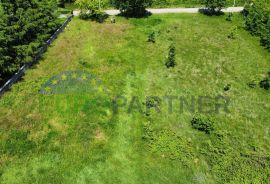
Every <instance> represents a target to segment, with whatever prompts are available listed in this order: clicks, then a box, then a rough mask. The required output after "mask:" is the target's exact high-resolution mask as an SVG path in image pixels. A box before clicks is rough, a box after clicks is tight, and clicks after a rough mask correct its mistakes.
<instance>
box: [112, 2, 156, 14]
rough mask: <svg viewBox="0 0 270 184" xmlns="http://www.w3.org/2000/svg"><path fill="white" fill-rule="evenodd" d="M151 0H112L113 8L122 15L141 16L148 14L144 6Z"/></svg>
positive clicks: (149, 3)
mask: <svg viewBox="0 0 270 184" xmlns="http://www.w3.org/2000/svg"><path fill="white" fill-rule="evenodd" d="M152 3H153V0H112V4H113V6H114V7H115V8H117V9H119V10H120V11H121V13H122V14H123V15H126V16H129V17H142V16H145V15H147V14H148V12H147V11H146V8H147V7H149V6H151V5H152Z"/></svg>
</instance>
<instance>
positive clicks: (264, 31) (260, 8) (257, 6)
mask: <svg viewBox="0 0 270 184" xmlns="http://www.w3.org/2000/svg"><path fill="white" fill-rule="evenodd" d="M269 7H270V6H269V4H267V3H263V2H258V1H256V2H255V3H250V4H248V5H246V6H245V9H244V11H243V13H242V14H243V16H244V21H245V27H246V29H247V30H248V31H250V32H251V34H252V35H256V36H259V37H260V41H261V44H262V45H263V46H264V47H265V48H266V49H267V50H268V51H270V8H269Z"/></svg>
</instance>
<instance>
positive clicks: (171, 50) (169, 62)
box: [166, 44, 176, 68]
mask: <svg viewBox="0 0 270 184" xmlns="http://www.w3.org/2000/svg"><path fill="white" fill-rule="evenodd" d="M175 65H176V63H175V46H174V44H171V45H170V47H169V54H168V59H167V62H166V66H167V68H171V67H175Z"/></svg>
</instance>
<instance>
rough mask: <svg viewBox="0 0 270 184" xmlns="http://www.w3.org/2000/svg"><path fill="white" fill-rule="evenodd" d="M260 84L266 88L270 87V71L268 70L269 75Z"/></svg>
mask: <svg viewBox="0 0 270 184" xmlns="http://www.w3.org/2000/svg"><path fill="white" fill-rule="evenodd" d="M259 85H260V87H261V88H263V89H265V90H269V89H270V72H268V73H267V75H266V76H265V77H264V78H263V79H262V80H261V81H260V83H259Z"/></svg>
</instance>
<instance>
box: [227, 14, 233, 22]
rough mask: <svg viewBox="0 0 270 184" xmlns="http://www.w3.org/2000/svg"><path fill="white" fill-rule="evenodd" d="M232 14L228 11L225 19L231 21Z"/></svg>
mask: <svg viewBox="0 0 270 184" xmlns="http://www.w3.org/2000/svg"><path fill="white" fill-rule="evenodd" d="M232 17H233V14H232V13H231V12H230V13H229V15H228V17H227V18H226V20H227V21H229V22H231V21H232Z"/></svg>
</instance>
